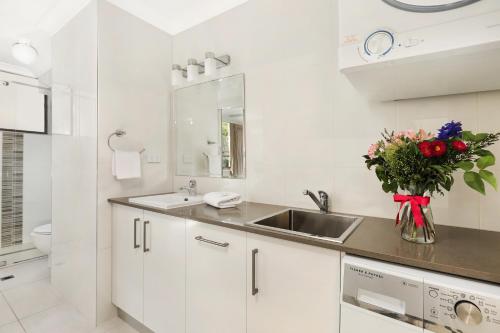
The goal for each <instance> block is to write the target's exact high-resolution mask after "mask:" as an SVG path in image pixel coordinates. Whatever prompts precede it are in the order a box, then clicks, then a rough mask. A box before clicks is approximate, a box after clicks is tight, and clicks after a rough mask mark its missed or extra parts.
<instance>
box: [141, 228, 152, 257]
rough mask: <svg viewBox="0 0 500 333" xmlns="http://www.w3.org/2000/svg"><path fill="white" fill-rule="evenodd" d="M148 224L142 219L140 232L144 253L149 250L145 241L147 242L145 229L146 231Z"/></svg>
mask: <svg viewBox="0 0 500 333" xmlns="http://www.w3.org/2000/svg"><path fill="white" fill-rule="evenodd" d="M148 225H149V221H144V226H143V233H142V237H143V239H142V242H143V246H144V253H146V252H149V251H151V249H150V248H148V247H147V245H146V242H147V234H146V231H147V227H148Z"/></svg>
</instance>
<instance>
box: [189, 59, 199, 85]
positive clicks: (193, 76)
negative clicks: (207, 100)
mask: <svg viewBox="0 0 500 333" xmlns="http://www.w3.org/2000/svg"><path fill="white" fill-rule="evenodd" d="M200 67H201V68H203V65H202V64H199V63H198V61H197V60H196V59H189V60H188V65H187V80H188V82H192V81H194V80H197V79H198V77H199V76H200V72H203V70H201V68H200Z"/></svg>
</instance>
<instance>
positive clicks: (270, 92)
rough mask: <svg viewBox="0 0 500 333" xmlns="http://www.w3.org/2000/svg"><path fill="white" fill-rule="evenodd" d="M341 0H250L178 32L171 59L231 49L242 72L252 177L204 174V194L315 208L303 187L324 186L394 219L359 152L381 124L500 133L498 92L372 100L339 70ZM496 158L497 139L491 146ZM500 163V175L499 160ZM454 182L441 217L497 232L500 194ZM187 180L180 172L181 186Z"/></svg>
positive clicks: (439, 204)
mask: <svg viewBox="0 0 500 333" xmlns="http://www.w3.org/2000/svg"><path fill="white" fill-rule="evenodd" d="M337 31H338V28H337V1H332V0H315V1H310V0H294V1H292V2H290V1H287V0H273V1H268V0H250V1H248V2H247V3H246V4H244V5H241V6H239V7H237V8H235V9H233V10H231V11H229V12H227V13H224V14H222V15H220V16H218V17H216V18H214V19H212V20H210V21H208V22H205V23H203V24H201V25H199V26H196V27H194V28H192V29H190V30H188V31H185V32H183V33H180V34H179V35H176V36H174V44H173V49H174V62H175V63H184V62H185V60H186V59H188V58H192V57H195V58H202V57H203V54H204V52H205V51H215V52H216V53H218V54H221V53H228V54H230V55H231V56H232V58H233V64H232V66H231V68H230V69H226V70H225V71H223V73H222V75H226V74H230V73H240V72H244V73H245V74H246V94H247V95H246V98H247V104H246V107H247V109H246V112H247V113H246V116H247V118H246V120H247V121H246V126H247V168H248V169H247V179H246V180H245V181H241V180H238V181H232V180H214V179H206V178H199V179H198V182H199V187H200V190H202V191H211V190H219V189H225V190H228V189H233V190H237V191H240V192H242V193H244V194H245V196H246V197H247V199H248V200H253V201H258V202H267V203H277V204H284V205H293V206H299V207H306V208H314V204H313V203H312V201H311V200H310V199H308V198H305V197H304V196H302V194H301V192H302V189H304V188H310V189H312V190H318V189H323V190H326V191H327V192H328V193H330V195H331V196H332V199H333V200H332V205H333V209H335V210H337V211H341V212H351V213H358V214H367V215H374V216H382V217H389V218H393V217H394V216H395V213H396V207H395V205H394V203H392V202H391V200H392V199H391V196H390V195H387V194H384V193H383V192H382V190H381V188H380V184H379V183H378V181H377V180H376V177H375V175H374V174H372V173H371V172H369V171H368V170H367V169H366V168H365V166H364V163H363V159H362V157H361V155H363V154H366V150H367V148H368V145H369V144H370V143H372V142H375V141H376V140H377V139H378V138H379V133H380V132H381V131H382V130H383V129H384V128H388V129H407V128H416V127H425V128H426V129H428V130H435V129H437V128H438V127H439V126H440V125H441V124H442V123H444V122H445V121H448V120H461V121H463V123H464V126H465V127H467V128H468V129H471V130H479V131H500V92H488V93H480V94H468V95H459V96H447V97H437V98H428V99H418V100H409V101H400V102H387V103H373V102H369V101H367V100H366V99H365V98H363V96H360V95H359V94H358V93H357V92H356V91H355V90H354V88H352V86H351V85H350V83H349V81H348V80H347V79H346V78H345V77H344V76H343V75H342V74H340V73H339V71H338V70H337V66H336V63H337V51H336V48H337ZM494 150H495V152H496V153H497V154H498V156H500V145H497V146H496V147H495V148H494ZM495 170H496V171H497V173H498V174H499V175H500V167H498V166H497V167H496V168H495ZM460 177H461V176H460V175H458V174H457V184H456V186H455V187H454V188H453V190H452V192H451V193H450V194H449V195H447V196H446V197H444V198H436V199H435V200H433V203H432V205H433V209H434V213H435V219H436V222H438V223H441V224H449V225H456V226H466V227H473V228H483V229H489V230H498V231H500V220H499V219H498V215H499V213H500V211H499V210H498V202H499V200H500V194H498V193H495V192H494V191H492V190H488V196H486V197H481V196H480V195H479V194H476V193H474V192H472V191H471V190H469V189H468V188H466V186H465V185H463V184H462V181H461V179H459V178H460ZM187 179H188V178H187V177H175V179H174V180H175V182H174V183H175V186H176V187H178V186H179V185H182V184H184V183H185V182H186V181H187Z"/></svg>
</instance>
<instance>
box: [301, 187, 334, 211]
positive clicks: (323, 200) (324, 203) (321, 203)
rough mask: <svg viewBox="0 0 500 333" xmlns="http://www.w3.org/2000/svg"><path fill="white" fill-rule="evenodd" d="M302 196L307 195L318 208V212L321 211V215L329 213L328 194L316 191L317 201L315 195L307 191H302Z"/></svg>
mask: <svg viewBox="0 0 500 333" xmlns="http://www.w3.org/2000/svg"><path fill="white" fill-rule="evenodd" d="M302 194H304V195H308V196H309V197H311V199H312V201H314V203H315V204H316V206H318V208H319V210H321V212H322V213H325V214H326V213H328V212H329V210H328V194H326V192H325V191H318V194H319V200H318V198H317V197H316V195H315V194H314V193H313V192H311V191H309V190H304V191H303V192H302Z"/></svg>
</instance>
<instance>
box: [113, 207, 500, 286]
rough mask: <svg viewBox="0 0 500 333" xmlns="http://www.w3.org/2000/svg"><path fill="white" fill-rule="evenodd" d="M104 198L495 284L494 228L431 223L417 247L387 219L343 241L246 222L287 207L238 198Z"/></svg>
mask: <svg viewBox="0 0 500 333" xmlns="http://www.w3.org/2000/svg"><path fill="white" fill-rule="evenodd" d="M109 202H111V203H115V204H121V205H126V206H130V207H135V208H139V209H144V210H148V211H153V212H157V213H161V214H167V215H172V216H177V217H184V218H188V219H191V220H195V221H200V222H204V223H209V224H214V225H220V226H224V227H227V228H231V229H237V230H242V231H247V232H252V233H256V234H261V235H265V236H270V237H275V238H280V239H284V240H289V241H294V242H300V243H303V244H309V245H313V246H319V247H323V248H328V249H333V250H339V251H343V252H345V253H348V254H354V255H359V256H363V257H367V258H372V259H378V260H383V261H387V262H391V263H396V264H402V265H407V266H412V267H417V268H423V269H428V270H432V271H436V272H442V273H448V274H454V275H458V276H462V277H467V278H474V279H478V280H483V281H487V282H491V283H496V284H500V258H499V256H498V255H499V254H500V232H493V231H483V230H477V229H466V228H457V227H449V226H440V225H438V226H436V232H437V241H436V243H435V244H432V245H418V244H413V243H409V242H407V241H404V240H402V239H401V237H400V235H399V232H398V230H397V229H396V228H395V227H394V221H393V220H391V219H382V218H374V217H364V220H363V222H362V223H361V225H360V226H359V227H358V228H357V229H356V230H355V231H354V232H353V233H352V234H351V236H350V237H349V238H348V239H347V240H346V241H345V242H344V243H343V244H338V243H334V242H331V241H328V240H321V239H315V238H310V237H307V236H299V235H292V234H288V233H284V232H279V231H273V230H267V229H261V228H258V227H254V226H252V225H248V223H250V222H254V221H258V220H262V219H264V218H266V217H269V216H272V215H275V214H277V213H279V212H282V211H284V210H286V209H288V208H289V207H285V206H276V205H267V204H261V203H254V202H244V203H242V204H240V205H238V206H237V207H235V208H229V209H217V208H213V207H211V206H208V205H206V204H200V205H194V206H189V207H181V208H173V209H160V208H155V207H149V206H143V205H139V204H133V203H130V202H129V201H128V198H116V199H109Z"/></svg>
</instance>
